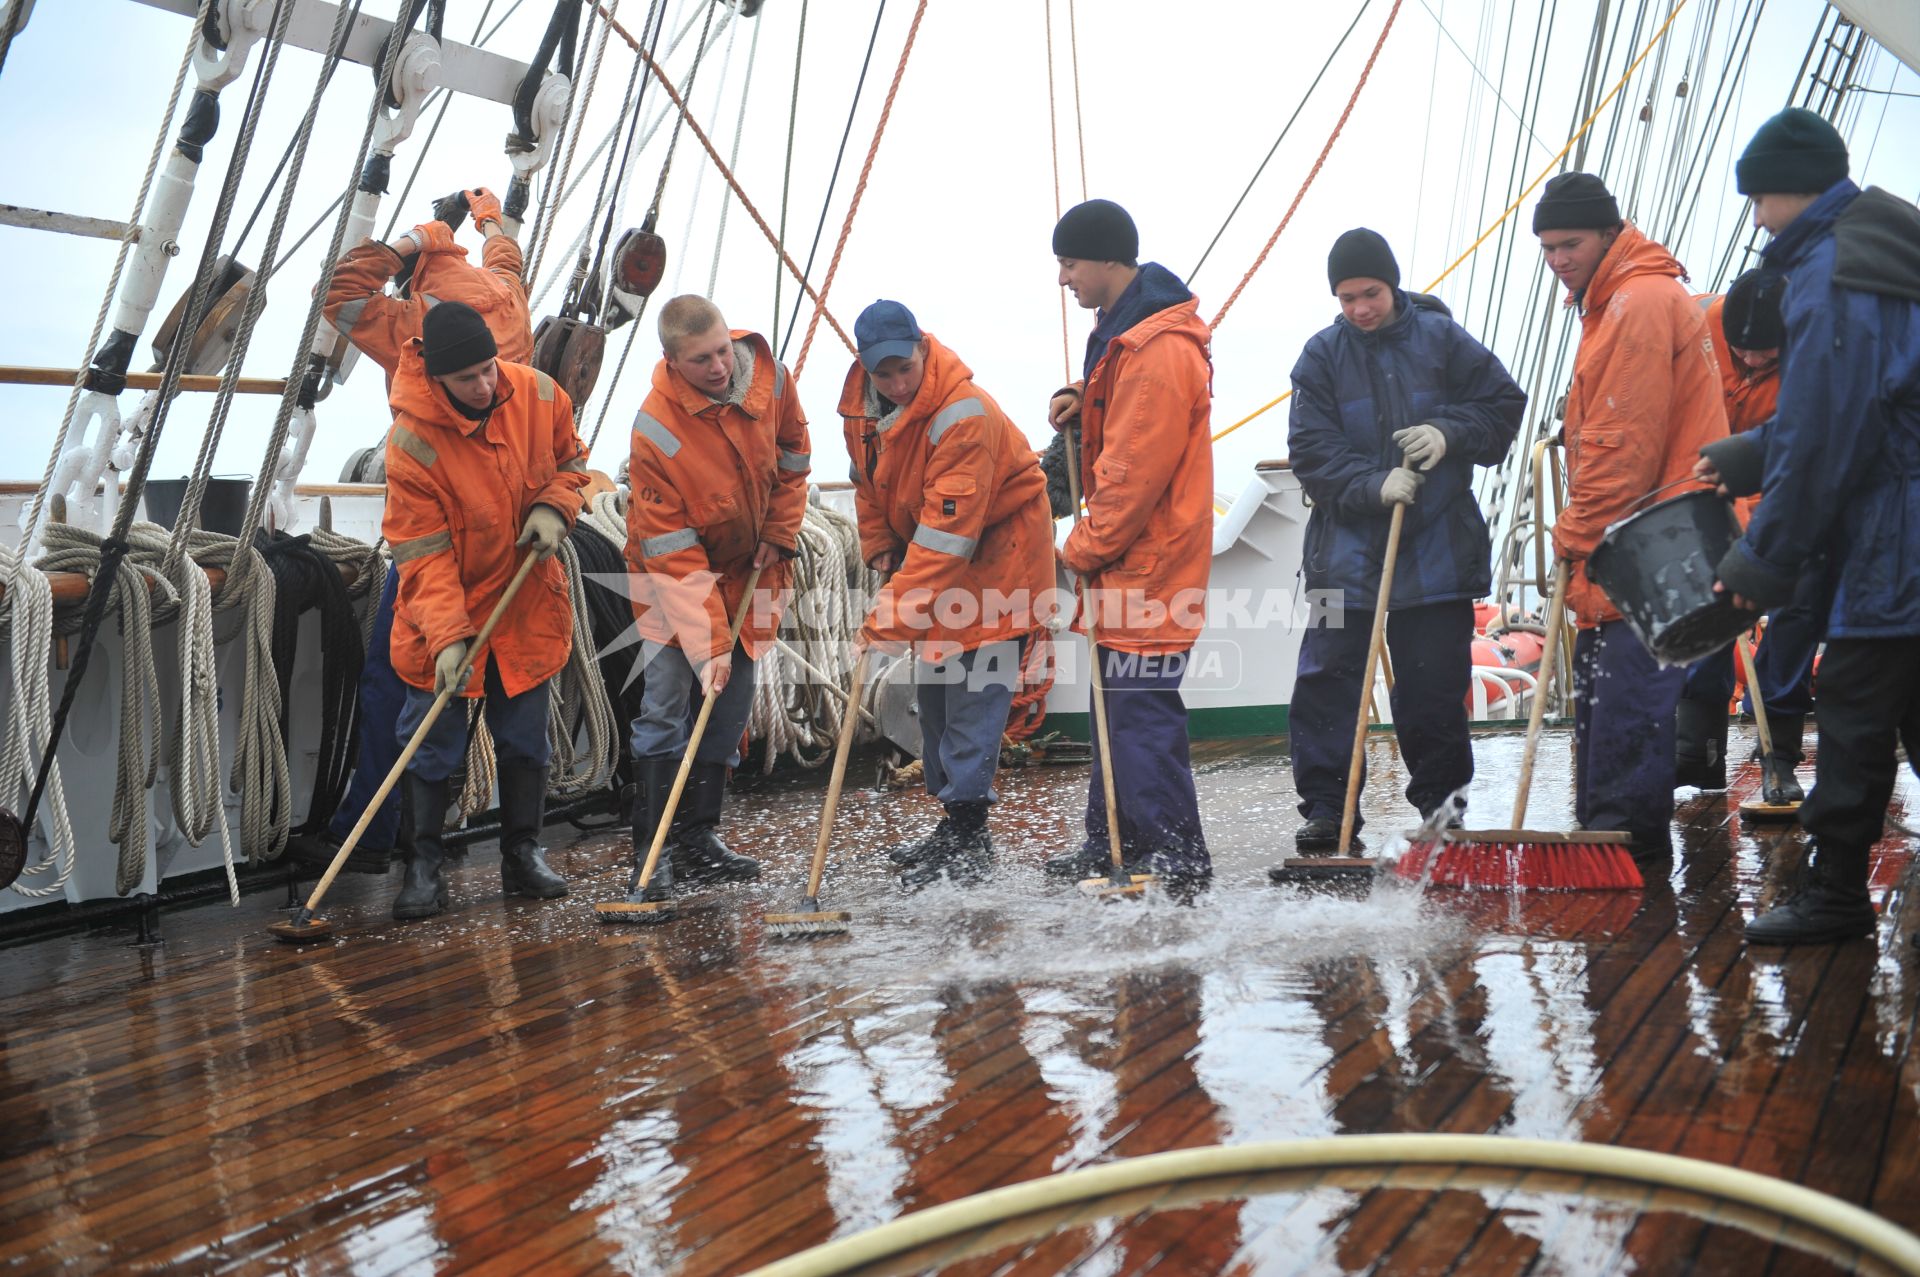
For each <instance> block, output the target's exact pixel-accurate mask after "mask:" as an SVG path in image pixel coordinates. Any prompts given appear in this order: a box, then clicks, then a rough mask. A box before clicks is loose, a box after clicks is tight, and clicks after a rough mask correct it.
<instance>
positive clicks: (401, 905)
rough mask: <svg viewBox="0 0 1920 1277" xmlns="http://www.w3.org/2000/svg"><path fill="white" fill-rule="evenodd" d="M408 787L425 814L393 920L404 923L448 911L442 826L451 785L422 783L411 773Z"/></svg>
mask: <svg viewBox="0 0 1920 1277" xmlns="http://www.w3.org/2000/svg"><path fill="white" fill-rule="evenodd" d="M406 785H407V798H408V800H409V801H411V802H412V803H413V809H414V811H416V812H420V813H425V814H423V815H422V816H421V818H420V819H419V820H418V821H417V822H415V825H414V830H413V850H412V851H411V852H409V853H408V855H407V876H406V880H405V881H404V882H402V883H401V884H400V894H399V895H397V896H395V897H394V898H393V916H394V917H395V918H396V919H398V920H400V921H402V922H405V921H407V920H408V919H411V918H431V917H433V915H435V914H436V913H440V912H441V911H443V910H444V909H446V907H447V883H446V879H445V878H444V877H443V876H442V873H443V871H444V870H445V868H446V864H447V847H446V843H445V842H444V841H442V839H441V832H442V831H441V824H442V823H443V822H444V821H445V820H446V811H447V793H448V782H447V781H444V780H422V779H420V777H419V776H417V775H415V774H414V773H413V772H408V773H406Z"/></svg>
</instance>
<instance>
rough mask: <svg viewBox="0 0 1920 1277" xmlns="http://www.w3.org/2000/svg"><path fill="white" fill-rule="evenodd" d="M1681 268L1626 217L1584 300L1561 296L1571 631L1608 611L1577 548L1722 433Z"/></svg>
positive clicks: (1702, 327)
mask: <svg viewBox="0 0 1920 1277" xmlns="http://www.w3.org/2000/svg"><path fill="white" fill-rule="evenodd" d="M1685 274H1686V269H1685V268H1684V267H1683V266H1681V265H1680V263H1679V262H1678V261H1676V260H1675V259H1674V256H1673V254H1671V253H1669V252H1668V251H1667V250H1666V249H1664V248H1662V247H1661V246H1660V245H1659V244H1656V243H1654V242H1653V241H1652V240H1650V239H1648V238H1647V237H1646V236H1645V235H1643V234H1641V233H1640V231H1639V229H1638V228H1637V227H1635V226H1634V225H1633V224H1632V223H1628V224H1627V226H1626V228H1625V229H1624V230H1622V231H1621V232H1620V235H1619V238H1617V239H1615V240H1614V242H1613V247H1612V248H1611V249H1609V250H1608V252H1607V255H1606V256H1605V257H1604V258H1602V259H1601V262H1600V268H1599V270H1598V271H1596V272H1595V273H1594V276H1593V280H1592V282H1591V283H1589V284H1588V285H1587V290H1586V293H1585V295H1584V297H1583V298H1581V299H1579V300H1578V301H1577V302H1576V299H1574V298H1571V297H1570V298H1568V300H1567V304H1568V305H1575V304H1578V305H1579V306H1580V307H1581V310H1580V349H1579V352H1578V353H1577V354H1576V355H1575V356H1574V361H1573V386H1572V388H1571V389H1570V390H1569V391H1568V392H1567V419H1566V431H1565V438H1566V445H1567V488H1568V492H1567V508H1566V509H1564V510H1562V511H1561V512H1560V517H1559V519H1558V520H1557V521H1556V522H1555V523H1554V527H1553V548H1554V553H1555V554H1557V555H1558V556H1559V557H1561V558H1565V559H1572V560H1574V564H1575V571H1574V573H1573V577H1572V580H1571V582H1570V583H1569V585H1568V588H1567V603H1568V606H1570V607H1571V608H1572V609H1573V615H1574V622H1575V623H1576V624H1577V625H1579V626H1580V628H1582V629H1591V628H1592V627H1594V626H1596V625H1600V624H1602V623H1604V622H1607V621H1616V620H1619V619H1620V612H1619V610H1618V609H1616V608H1615V607H1614V606H1613V604H1612V602H1611V601H1610V600H1609V599H1608V598H1607V596H1606V594H1605V592H1604V591H1602V590H1601V589H1600V587H1599V586H1597V585H1595V584H1594V583H1593V582H1592V581H1590V580H1588V579H1587V568H1586V558H1587V555H1588V554H1590V553H1591V552H1592V551H1593V548H1594V547H1595V546H1596V545H1598V544H1600V538H1601V537H1602V536H1604V535H1605V534H1606V530H1607V528H1608V526H1609V525H1611V524H1613V523H1616V522H1618V521H1619V520H1621V519H1624V518H1626V517H1627V516H1628V515H1629V514H1632V513H1634V512H1635V511H1636V510H1638V509H1640V508H1642V506H1641V498H1642V497H1645V496H1647V495H1648V494H1649V493H1651V492H1653V491H1655V490H1656V489H1658V488H1661V487H1663V486H1665V485H1667V484H1670V483H1677V482H1679V481H1680V480H1682V479H1685V478H1686V477H1687V476H1688V475H1689V474H1691V473H1692V471H1693V466H1694V463H1695V462H1696V461H1698V460H1699V459H1700V448H1701V445H1703V444H1708V443H1712V442H1713V441H1714V440H1715V439H1720V438H1724V437H1725V436H1726V433H1727V410H1726V406H1725V402H1724V399H1723V397H1722V392H1721V384H1720V369H1719V365H1718V363H1717V361H1716V360H1715V359H1714V355H1713V342H1712V340H1711V339H1710V338H1709V337H1708V336H1707V322H1706V317H1705V316H1704V315H1703V314H1702V313H1701V311H1700V308H1699V307H1698V306H1697V305H1695V304H1694V302H1693V299H1692V298H1691V297H1690V296H1688V294H1687V290H1686V289H1685V288H1684V287H1683V286H1682V285H1681V283H1680V280H1681V278H1682V277H1683V276H1684V275H1685ZM1663 495H1678V493H1674V494H1663ZM1649 504H1650V503H1649Z"/></svg>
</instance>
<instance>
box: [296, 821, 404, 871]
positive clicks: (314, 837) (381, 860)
mask: <svg viewBox="0 0 1920 1277" xmlns="http://www.w3.org/2000/svg"><path fill="white" fill-rule="evenodd" d="M342 841H344V840H343V839H340V838H336V837H334V835H333V831H332V830H331V829H323V830H320V831H319V832H318V833H311V834H295V835H294V836H293V837H291V838H289V839H287V849H286V851H285V853H284V854H285V855H286V856H288V857H289V858H291V859H293V860H295V861H297V862H298V863H299V864H300V865H301V866H302V867H304V868H308V869H311V870H313V871H314V872H316V873H325V872H326V870H327V866H329V865H331V864H332V863H333V858H334V856H335V855H336V854H338V853H339V851H340V844H341V842H342ZM392 865H393V848H391V847H369V846H367V844H366V843H364V842H360V843H356V844H354V848H353V850H352V851H350V852H348V853H347V861H346V863H345V864H343V865H341V866H340V872H341V873H349V874H379V875H382V876H384V875H385V874H386V872H387V870H388V869H389V868H391V867H392Z"/></svg>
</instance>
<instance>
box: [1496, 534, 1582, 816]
mask: <svg viewBox="0 0 1920 1277" xmlns="http://www.w3.org/2000/svg"><path fill="white" fill-rule="evenodd" d="M1572 568H1573V565H1572V563H1571V561H1569V560H1567V559H1561V560H1560V561H1559V562H1558V563H1555V564H1554V565H1553V595H1552V597H1551V598H1550V599H1549V600H1548V602H1547V634H1546V650H1545V651H1543V652H1542V653H1541V654H1540V677H1539V678H1538V679H1536V680H1535V681H1534V684H1533V709H1532V710H1531V711H1530V712H1529V713H1528V714H1527V746H1526V749H1525V750H1524V751H1523V752H1522V753H1521V755H1520V787H1519V790H1518V791H1517V792H1516V793H1515V794H1514V796H1513V820H1512V821H1510V822H1509V823H1510V824H1511V825H1512V827H1513V828H1515V829H1524V828H1525V827H1526V824H1527V791H1528V790H1530V789H1532V788H1533V759H1534V755H1535V754H1536V753H1537V752H1538V751H1539V747H1540V724H1541V723H1542V722H1544V721H1545V719H1546V717H1547V686H1548V684H1550V683H1552V681H1553V665H1554V660H1553V658H1554V655H1555V653H1557V652H1558V651H1559V650H1560V628H1561V626H1562V625H1563V624H1564V623H1565V616H1566V610H1567V607H1566V604H1567V577H1568V576H1569V575H1570V574H1571V572H1572Z"/></svg>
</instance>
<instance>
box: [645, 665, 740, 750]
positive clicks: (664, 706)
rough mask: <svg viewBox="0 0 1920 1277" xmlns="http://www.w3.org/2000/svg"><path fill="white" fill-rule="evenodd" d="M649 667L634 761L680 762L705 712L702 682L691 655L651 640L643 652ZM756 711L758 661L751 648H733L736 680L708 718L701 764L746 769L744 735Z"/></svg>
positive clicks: (732, 678)
mask: <svg viewBox="0 0 1920 1277" xmlns="http://www.w3.org/2000/svg"><path fill="white" fill-rule="evenodd" d="M640 660H641V661H642V663H643V664H644V666H645V669H646V673H645V675H644V677H645V679H646V686H645V687H644V689H643V690H642V691H641V694H640V714H639V717H637V718H635V719H634V720H633V734H632V738H631V743H632V745H633V756H634V757H635V758H651V757H654V756H656V755H661V754H671V755H673V756H675V757H678V756H679V755H680V754H682V753H684V752H685V750H686V748H687V737H689V736H690V735H692V734H693V720H694V718H695V716H697V715H698V714H699V712H700V700H701V693H700V679H699V677H698V676H697V675H696V674H695V673H694V672H693V665H692V664H691V663H690V662H689V661H688V660H687V656H686V653H684V652H682V651H681V650H680V649H679V648H677V647H667V646H666V645H664V644H661V643H655V642H652V641H651V640H649V641H648V642H646V643H643V644H642V645H641V648H640ZM752 710H753V658H752V657H750V656H748V655H747V652H746V649H745V648H742V647H736V648H734V649H733V677H731V678H729V679H728V680H727V686H726V688H725V690H723V691H722V692H721V693H720V695H719V696H718V697H716V698H715V699H714V702H713V715H712V717H710V718H708V719H707V731H706V734H705V735H704V736H702V737H701V738H700V750H699V752H698V753H696V754H695V755H694V759H695V760H696V761H697V762H702V763H725V764H726V765H727V766H728V767H738V766H739V765H740V734H741V733H742V732H744V731H746V730H747V715H748V714H749V713H751V712H752Z"/></svg>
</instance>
